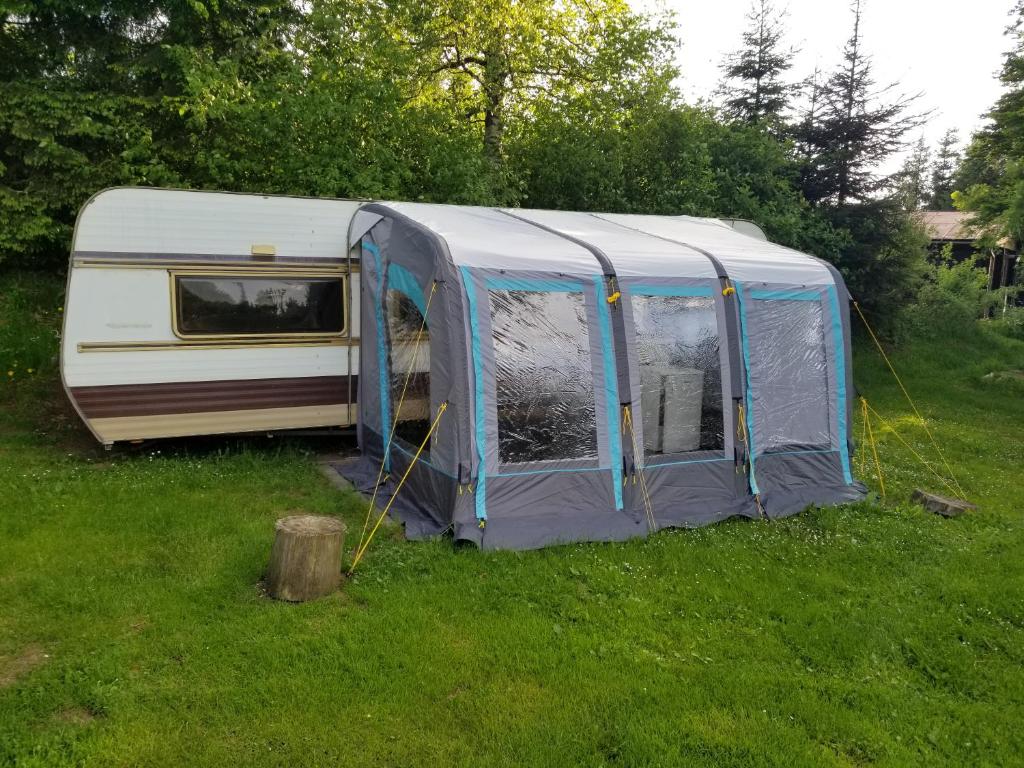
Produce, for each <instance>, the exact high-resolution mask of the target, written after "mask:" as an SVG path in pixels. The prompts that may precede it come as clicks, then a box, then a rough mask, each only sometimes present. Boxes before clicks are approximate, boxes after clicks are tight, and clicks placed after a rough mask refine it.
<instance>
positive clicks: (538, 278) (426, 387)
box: [346, 203, 865, 549]
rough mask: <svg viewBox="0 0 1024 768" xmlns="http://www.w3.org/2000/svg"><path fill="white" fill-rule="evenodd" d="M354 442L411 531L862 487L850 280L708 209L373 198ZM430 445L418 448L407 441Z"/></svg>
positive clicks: (585, 521) (365, 242)
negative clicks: (658, 211)
mask: <svg viewBox="0 0 1024 768" xmlns="http://www.w3.org/2000/svg"><path fill="white" fill-rule="evenodd" d="M352 239H353V245H354V247H356V248H357V249H359V250H360V252H361V270H362V281H361V282H362V294H361V301H360V306H361V309H360V312H361V323H362V325H361V327H362V332H361V341H360V358H359V359H360V370H359V384H360V386H359V390H360V392H359V408H360V413H359V426H358V434H359V444H360V448H361V452H362V456H361V459H360V460H359V461H358V462H357V463H355V464H354V465H352V466H350V468H349V469H348V470H346V474H348V476H349V478H350V479H351V480H352V481H353V482H354V483H355V484H356V486H357V487H358V488H359V489H360V490H361V491H363V492H366V493H368V494H370V493H373V492H374V490H375V486H376V485H377V483H378V482H379V480H380V479H383V481H384V482H383V485H382V486H381V489H380V493H379V494H378V499H385V498H387V497H389V496H390V495H391V494H392V493H393V492H394V490H395V488H396V487H397V484H398V481H399V479H400V478H401V477H403V476H406V480H405V482H404V485H403V487H402V488H401V490H400V493H399V495H398V496H397V497H396V498H395V499H394V502H393V505H392V510H393V511H394V512H395V513H396V514H397V516H398V517H399V518H400V519H401V520H402V521H403V522H404V524H405V528H406V535H407V536H409V537H410V538H423V537H428V536H433V535H437V534H441V533H443V532H446V531H449V530H450V531H451V533H452V534H453V536H454V538H455V539H456V540H457V541H458V540H464V541H470V542H474V543H475V544H477V545H478V546H481V547H484V548H509V549H526V548H533V547H541V546H546V545H550V544H556V543H564V542H570V541H581V540H590V541H607V540H621V539H626V538H630V537H635V536H643V535H646V534H647V533H649V532H651V531H652V530H657V529H660V528H664V527H672V526H677V527H692V526H699V525H704V524H707V523H711V522H714V521H718V520H722V519H724V518H727V517H731V516H735V515H740V516H747V517H759V516H761V515H767V516H768V517H781V516H784V515H790V514H793V513H795V512H798V511H800V510H802V509H804V508H805V507H807V506H808V505H812V504H818V505H824V504H835V503H843V502H848V501H855V500H858V499H861V498H863V496H864V492H865V489H864V486H863V485H861V484H860V483H858V482H856V481H855V480H854V479H853V477H852V476H851V472H850V455H851V450H852V442H851V437H850V428H849V427H850V413H851V411H850V406H851V404H850V399H851V397H850V396H851V393H852V383H851V365H850V328H849V313H848V309H849V297H848V294H847V291H846V288H845V286H844V284H843V281H842V278H841V277H840V276H839V274H838V273H837V272H836V271H835V269H833V268H831V267H830V266H829V265H827V264H826V263H824V262H822V261H820V260H818V259H815V258H813V257H811V256H807V255H805V254H802V253H798V252H796V251H793V250H790V249H787V248H783V247H781V246H778V245H774V244H772V243H769V242H766V241H764V240H761V239H759V238H756V237H752V236H750V235H748V234H743V233H741V232H738V231H736V230H735V229H733V228H731V227H730V226H728V225H727V224H725V223H723V222H721V221H718V220H714V219H694V218H690V217H683V216H640V215H623V214H589V213H571V212H564V211H530V210H519V209H507V210H504V209H494V208H472V207H458V206H442V205H427V204H416V203H371V204H368V205H366V206H364V207H363V208H362V209H361V210H360V212H359V213H358V214H357V215H356V217H355V219H354V221H353V228H352ZM421 445H422V446H423V450H422V452H420V453H419V455H418V458H417V451H418V449H419V448H420V446H421Z"/></svg>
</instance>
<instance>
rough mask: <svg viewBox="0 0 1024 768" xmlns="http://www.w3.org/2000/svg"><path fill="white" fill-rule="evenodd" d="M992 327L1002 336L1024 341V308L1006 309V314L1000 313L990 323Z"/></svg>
mask: <svg viewBox="0 0 1024 768" xmlns="http://www.w3.org/2000/svg"><path fill="white" fill-rule="evenodd" d="M1019 291H1020V289H1017V292H1019ZM992 327H993V329H995V330H996V331H998V332H999V333H1001V334H1003V335H1004V336H1009V337H1010V338H1011V339H1021V340H1022V341H1024V307H1008V308H1007V309H1006V312H1001V311H1000V312H999V313H998V314H997V315H996V318H995V320H993V321H992Z"/></svg>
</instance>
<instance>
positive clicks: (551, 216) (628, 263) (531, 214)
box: [507, 208, 715, 278]
mask: <svg viewBox="0 0 1024 768" xmlns="http://www.w3.org/2000/svg"><path fill="white" fill-rule="evenodd" d="M507 210H509V211H510V212H511V213H514V214H515V215H516V216H520V217H522V218H524V219H529V220H530V221H535V222H537V223H538V224H541V225H543V226H547V227H550V228H551V229H555V230H557V231H559V232H561V233H563V234H566V235H569V236H570V237H575V238H578V239H579V240H583V241H586V242H587V243H590V244H592V245H595V246H597V247H599V248H600V249H601V251H603V252H604V254H605V255H606V256H607V257H608V259H609V260H610V261H611V263H612V265H613V266H614V267H615V273H616V275H617V276H618V277H620V278H624V277H634V276H636V277H640V276H645V275H651V276H672V277H697V278H714V277H715V270H714V267H713V266H712V264H711V262H710V261H708V259H707V257H705V256H704V255H702V254H701V253H699V252H697V251H695V250H693V249H692V248H687V247H686V246H682V245H679V244H677V243H672V242H669V241H668V240H662V239H660V238H657V237H652V236H651V235H648V234H645V233H643V232H637V231H635V230H632V229H628V228H626V227H623V226H620V225H619V224H616V223H614V222H612V221H608V220H607V219H605V218H600V217H599V216H595V215H594V214H590V213H576V212H573V211H537V210H523V209H519V208H514V209H507Z"/></svg>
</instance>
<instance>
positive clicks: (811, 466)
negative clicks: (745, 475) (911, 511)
mask: <svg viewBox="0 0 1024 768" xmlns="http://www.w3.org/2000/svg"><path fill="white" fill-rule="evenodd" d="M757 479H758V483H759V485H760V486H761V489H762V490H761V503H762V505H763V507H764V510H765V513H766V514H767V515H768V516H769V517H772V518H777V517H785V516H787V515H793V514H796V513H797V512H802V511H803V510H804V509H806V508H807V507H808V506H810V505H812V504H815V505H823V504H845V503H847V502H853V501H860V500H861V499H863V498H864V496H865V493H866V491H867V489H866V488H865V487H864V486H863V485H862V484H861V483H858V482H851V483H847V482H846V479H845V477H844V473H843V466H842V459H841V458H840V452H839V450H838V449H836V450H826V451H809V452H806V453H801V454H796V453H786V454H770V453H769V454H765V455H763V456H761V457H759V458H758V460H757Z"/></svg>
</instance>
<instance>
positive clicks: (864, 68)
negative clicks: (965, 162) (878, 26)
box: [795, 0, 923, 206]
mask: <svg viewBox="0 0 1024 768" xmlns="http://www.w3.org/2000/svg"><path fill="white" fill-rule="evenodd" d="M852 12H853V30H852V31H851V34H850V38H849V39H848V40H847V42H846V46H845V48H844V49H843V61H842V64H841V65H840V66H839V67H838V68H836V69H835V71H833V72H832V73H831V74H830V75H828V76H827V78H825V80H824V81H823V82H819V81H817V79H815V80H814V81H813V82H812V85H811V88H812V93H811V95H810V104H811V108H810V110H809V112H808V114H807V116H806V118H805V119H804V120H803V121H801V122H800V123H799V124H798V126H797V128H796V131H795V137H796V140H797V142H798V144H799V146H800V147H801V149H802V153H803V155H804V157H805V158H806V163H805V167H804V171H803V174H802V179H801V188H802V190H803V192H804V195H805V196H806V197H807V199H808V200H810V201H811V202H813V203H819V202H825V203H833V204H835V205H838V206H843V205H846V204H847V203H863V202H869V201H872V200H873V199H875V198H876V197H877V196H878V194H879V193H881V192H884V191H885V190H886V189H887V188H888V187H889V184H890V179H889V178H887V177H885V176H883V175H880V174H879V171H878V168H879V166H880V164H881V163H882V161H883V160H885V159H886V158H888V157H890V156H891V155H892V154H893V153H894V152H896V151H898V150H900V149H902V148H903V147H904V146H905V136H906V134H907V133H908V132H909V131H911V130H913V129H914V128H917V127H919V126H920V125H921V122H922V119H923V118H922V116H921V115H917V114H913V113H911V112H910V111H909V110H910V108H911V107H912V105H913V103H914V101H915V99H916V97H914V96H910V97H908V96H905V95H902V94H899V93H898V92H897V91H896V85H895V84H890V85H887V86H884V87H881V88H880V87H878V85H877V83H876V82H875V79H874V75H873V72H872V62H871V57H870V56H869V55H868V54H867V53H865V50H864V40H863V31H862V29H861V23H862V14H861V0H854V3H853V6H852Z"/></svg>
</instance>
